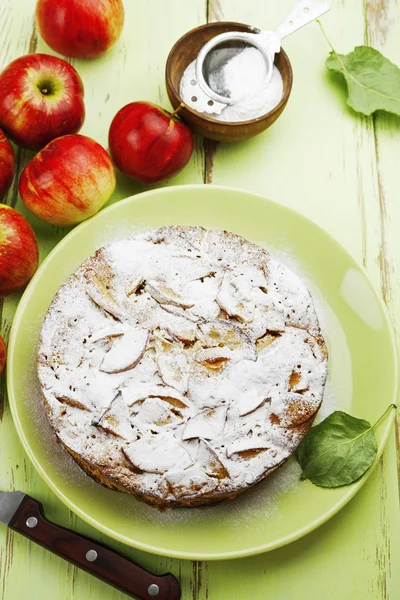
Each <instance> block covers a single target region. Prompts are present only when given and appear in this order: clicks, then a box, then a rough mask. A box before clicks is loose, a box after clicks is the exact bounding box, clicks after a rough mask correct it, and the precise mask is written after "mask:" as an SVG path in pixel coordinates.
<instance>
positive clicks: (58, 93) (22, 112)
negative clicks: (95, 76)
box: [0, 54, 85, 150]
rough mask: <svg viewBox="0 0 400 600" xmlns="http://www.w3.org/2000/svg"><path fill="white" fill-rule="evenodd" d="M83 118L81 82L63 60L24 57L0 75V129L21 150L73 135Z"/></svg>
mask: <svg viewBox="0 0 400 600" xmlns="http://www.w3.org/2000/svg"><path fill="white" fill-rule="evenodd" d="M84 119H85V105H84V103H83V83H82V80H81V78H80V77H79V75H78V73H77V71H76V70H75V69H74V67H72V66H71V65H70V64H68V63H67V62H66V61H65V60H62V59H61V58H57V57H56V56H50V55H49V54H27V55H26V56H21V57H20V58H17V59H16V60H14V61H13V62H12V63H10V64H9V65H8V67H6V68H5V69H4V71H3V72H2V73H0V127H2V128H3V129H4V131H5V133H6V134H7V135H8V136H9V137H11V138H12V139H13V140H14V141H15V142H16V143H17V144H19V145H20V146H22V147H23V148H29V149H31V150H37V149H38V148H42V147H43V146H45V145H46V144H47V143H48V142H50V141H51V140H53V139H54V138H56V137H59V136H60V135H65V134H67V133H76V132H77V131H79V129H80V128H81V127H82V123H83V121H84Z"/></svg>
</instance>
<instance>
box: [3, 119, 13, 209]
mask: <svg viewBox="0 0 400 600" xmlns="http://www.w3.org/2000/svg"><path fill="white" fill-rule="evenodd" d="M14 172H15V156H14V150H13V149H12V146H11V144H10V142H9V141H8V139H7V138H6V136H5V135H4V133H3V132H2V130H1V129H0V200H3V198H4V196H5V195H6V194H7V192H8V190H9V188H10V185H11V182H12V180H13V177H14Z"/></svg>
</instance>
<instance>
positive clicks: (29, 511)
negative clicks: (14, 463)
mask: <svg viewBox="0 0 400 600" xmlns="http://www.w3.org/2000/svg"><path fill="white" fill-rule="evenodd" d="M0 523H3V524H4V525H7V526H8V527H9V528H10V529H13V530H14V531H17V532H18V533H21V534H22V535H24V536H25V537H27V538H29V539H30V540H32V541H34V542H36V543H37V544H39V545H40V546H43V547H44V548H47V550H50V551H51V552H53V553H54V554H57V556H60V557H61V558H64V559H65V560H67V561H68V562H70V563H72V564H74V565H76V566H77V567H80V568H81V569H83V570H85V571H87V572H89V573H91V574H92V575H94V576H95V577H98V578H99V579H101V580H102V581H105V582H106V583H108V584H110V585H112V586H113V587H115V588H117V589H119V590H120V591H122V592H124V593H125V594H128V595H129V596H131V597H133V598H138V600H151V598H156V600H179V599H180V597H181V590H180V585H179V582H178V580H177V579H176V578H175V577H174V576H173V575H172V574H171V573H166V574H165V575H152V574H151V573H149V572H148V571H146V570H145V569H142V567H139V565H137V564H136V563H134V562H132V561H130V560H128V559H127V558H125V557H124V556H122V555H121V554H118V553H117V552H114V550H110V549H109V548H107V547H106V546H103V545H101V544H99V543H98V542H94V541H93V540H90V539H89V538H86V537H84V536H83V535H80V534H77V533H75V532H73V531H70V530H69V529H65V528H64V527H60V526H59V525H56V524H55V523H52V522H50V521H48V520H47V519H46V518H45V517H44V515H43V513H42V507H41V505H40V504H39V502H37V501H36V500H35V499H34V498H31V497H30V496H28V495H27V494H24V493H23V492H19V491H16V492H1V491H0Z"/></svg>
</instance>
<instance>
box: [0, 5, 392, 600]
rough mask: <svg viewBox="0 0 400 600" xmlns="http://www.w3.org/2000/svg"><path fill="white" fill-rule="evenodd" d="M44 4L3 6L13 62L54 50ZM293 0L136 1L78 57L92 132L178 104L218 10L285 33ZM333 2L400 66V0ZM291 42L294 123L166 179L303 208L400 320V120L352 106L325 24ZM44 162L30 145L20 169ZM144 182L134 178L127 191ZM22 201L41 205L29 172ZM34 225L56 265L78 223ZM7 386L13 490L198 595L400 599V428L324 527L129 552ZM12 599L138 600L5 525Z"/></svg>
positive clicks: (333, 19)
mask: <svg viewBox="0 0 400 600" xmlns="http://www.w3.org/2000/svg"><path fill="white" fill-rule="evenodd" d="M34 4H35V2H34V0H0V68H3V67H4V66H6V65H7V64H8V63H9V62H10V61H11V60H13V59H14V58H16V57H18V56H20V55H22V54H26V53H28V52H50V53H51V51H50V50H49V48H48V47H47V46H46V44H45V43H44V42H43V41H42V40H41V39H40V37H39V35H38V32H37V30H36V28H35V26H34ZM292 4H293V0H280V1H279V2H277V1H276V0H246V1H244V0H170V1H169V2H166V1H165V0H125V8H126V22H125V28H124V32H123V35H122V37H121V39H120V40H119V42H118V43H117V45H116V46H115V47H114V48H113V49H112V50H111V51H110V52H109V53H108V54H107V55H105V56H104V57H102V58H100V59H98V60H94V61H88V62H85V61H79V60H74V61H73V64H74V65H75V67H76V68H77V69H78V71H79V73H80V74H81V76H82V79H83V81H84V85H85V92H86V93H85V101H86V107H87V118H86V121H85V124H84V127H83V129H82V133H85V134H87V135H89V136H91V137H93V138H95V139H96V140H97V141H99V142H100V143H102V144H103V145H104V146H105V147H107V132H108V127H109V124H110V122H111V119H112V117H113V116H114V114H115V113H116V111H117V110H118V109H119V108H121V107H122V106H123V105H124V104H126V103H128V102H130V101H134V100H149V101H152V102H155V103H157V104H161V105H163V106H165V107H167V108H168V107H169V103H168V99H167V95H166V91H165V85H164V66H165V61H166V57H167V55H168V52H169V49H170V48H171V47H172V45H173V44H174V42H175V41H176V40H177V39H178V38H179V37H180V36H181V35H182V34H183V33H185V32H186V31H188V30H189V29H191V28H193V27H195V26H197V25H200V24H203V23H205V22H206V21H214V20H233V21H239V22H244V23H249V24H252V25H256V26H258V27H260V28H271V27H273V26H275V24H277V23H278V22H279V20H280V19H281V18H282V17H283V16H284V15H285V14H286V12H287V11H288V10H289V9H290V8H291V6H292ZM332 5H333V6H332V10H331V12H330V13H329V14H328V15H326V16H325V17H323V22H324V25H325V29H326V31H327V33H328V35H329V37H330V39H331V41H332V43H333V44H334V46H335V47H336V49H337V50H338V51H340V52H343V53H346V52H348V51H350V50H352V49H353V47H354V46H355V45H358V44H363V43H364V44H371V45H372V46H374V47H376V48H378V49H379V50H381V51H382V52H383V53H384V54H385V55H386V56H388V57H389V58H390V59H391V60H392V61H394V62H395V63H397V64H400V44H399V39H400V2H399V0H333V1H332ZM284 48H285V50H286V51H287V53H288V55H289V57H290V59H291V61H292V66H293V71H294V87H293V92H292V96H291V98H290V101H289V104H288V107H287V109H286V111H285V112H284V114H283V116H282V117H281V118H280V120H279V121H278V122H277V123H276V124H275V125H274V126H273V127H272V128H271V129H270V130H268V131H267V132H265V133H264V134H262V135H260V136H259V137H257V138H255V139H253V140H250V141H247V142H243V143H240V144H235V145H221V144H220V145H218V144H215V143H213V142H207V141H204V140H203V139H197V141H196V149H195V152H194V155H193V157H192V160H191V162H190V164H189V165H188V166H187V167H186V168H185V169H184V171H183V172H182V173H180V174H179V175H178V176H177V177H175V178H174V179H172V180H171V181H168V182H167V183H166V184H164V185H174V184H186V183H200V182H204V183H205V184H211V183H214V184H226V185H230V186H235V187H239V188H243V189H248V190H253V191H256V192H260V193H262V194H264V195H265V196H267V197H270V198H273V199H276V200H278V201H280V202H282V203H284V204H287V205H288V206H291V207H293V208H295V209H297V210H299V211H302V212H303V213H304V214H305V215H307V216H309V217H311V218H312V219H314V220H315V221H317V222H318V223H319V224H320V225H322V227H324V228H325V229H326V230H327V231H329V232H330V233H332V234H333V235H334V236H336V237H337V238H338V239H339V240H340V241H341V242H342V243H343V244H344V246H345V247H346V248H347V249H348V250H349V251H350V252H351V253H353V254H354V255H355V256H356V257H357V258H358V260H359V261H360V262H362V263H363V264H364V265H365V266H366V268H367V269H368V272H369V273H370V275H371V277H372V278H373V280H374V281H375V283H376V284H377V286H378V287H379V289H380V291H381V293H382V296H383V298H384V300H385V302H386V303H387V306H388V309H389V312H390V315H391V317H392V320H393V323H394V325H395V327H396V326H397V327H399V325H400V283H399V277H398V273H399V272H400V236H399V230H400V201H399V184H398V180H399V165H400V163H399V157H400V119H399V118H396V117H394V116H390V115H387V114H383V113H381V114H378V115H376V116H373V117H369V118H365V117H361V116H358V115H356V114H355V113H353V112H352V111H351V110H350V109H349V108H347V106H346V104H345V91H344V86H343V85H340V84H338V79H337V78H334V77H332V76H330V75H329V74H328V73H327V71H326V69H325V65H324V62H325V59H326V56H327V54H328V51H329V49H328V47H327V44H326V42H325V40H324V39H323V37H322V35H321V33H320V31H319V28H318V26H317V25H316V24H313V25H311V26H309V27H308V28H306V29H303V30H301V31H299V32H298V33H297V34H295V35H294V36H292V37H291V38H289V39H287V40H285V43H284ZM31 156H32V154H31V153H29V152H25V151H21V150H18V151H17V170H18V174H19V173H20V172H21V170H22V168H23V166H24V165H25V164H26V162H27V161H28V160H29V159H30V158H31ZM143 189H145V188H144V187H143V186H140V185H139V184H136V183H134V182H133V181H132V180H129V179H128V178H125V177H122V176H119V177H118V186H117V190H116V192H115V194H114V196H113V198H112V201H118V200H119V199H121V198H123V197H126V196H130V195H132V194H134V193H137V192H139V191H142V190H143ZM6 201H7V203H8V204H10V205H12V206H14V207H16V208H17V209H18V210H21V212H23V213H24V214H26V211H25V210H24V208H23V205H22V203H21V201H20V199H19V197H18V190H17V184H16V182H15V184H14V187H13V188H12V189H11V190H10V193H9V195H8V198H7V200H6ZM29 220H30V222H31V223H32V225H33V227H34V229H35V231H36V234H37V236H38V239H39V244H40V254H41V260H43V259H44V257H45V256H46V255H47V254H48V253H49V252H50V251H51V249H52V248H53V247H54V246H55V244H56V243H57V242H58V241H59V240H60V239H61V238H62V237H63V235H65V233H66V232H65V230H61V229H57V228H55V227H50V226H48V225H46V224H44V223H41V222H39V221H38V220H36V219H34V218H33V217H31V216H29ZM18 299H19V296H18V295H15V296H12V297H9V298H7V299H6V300H5V301H4V303H3V305H2V315H1V316H2V333H3V335H4V336H5V338H6V339H7V336H8V332H9V329H10V325H11V322H12V318H13V314H14V311H15V308H16V306H17V303H18ZM27 335H28V332H27ZM366 377H368V373H366ZM4 388H5V384H4V380H3V392H2V395H1V398H0V489H3V490H11V489H22V490H24V491H25V492H27V493H29V494H31V495H32V496H34V497H36V498H38V499H39V500H40V501H41V502H42V503H43V504H44V506H45V507H46V512H47V515H48V516H49V518H51V519H53V520H56V521H57V522H58V523H60V524H62V525H64V526H66V527H70V528H73V529H76V530H78V531H80V532H83V533H85V534H86V535H89V536H91V537H93V538H95V539H97V540H100V541H103V542H106V543H107V544H109V545H110V546H111V547H113V548H116V549H119V550H121V551H123V552H124V553H125V554H126V555H128V556H130V557H132V559H134V560H136V561H137V562H139V563H141V564H143V565H144V566H145V567H147V568H149V569H152V570H154V571H156V572H159V573H162V572H165V571H171V572H172V573H174V574H175V575H176V576H177V577H179V579H180V581H181V584H182V590H183V591H182V598H183V600H206V599H207V600H228V599H229V600H231V599H246V600H247V599H251V600H264V599H268V598H271V599H272V598H273V599H274V600H292V599H296V600H305V599H308V598H321V599H324V600H337V599H338V598H340V599H341V600H348V599H354V598H356V599H357V600H358V599H359V600H384V599H389V600H399V599H400V542H399V533H400V528H399V525H400V519H399V514H400V513H399V490H398V475H399V470H398V465H397V459H396V433H395V431H393V432H392V434H391V436H390V439H389V442H388V444H387V447H386V450H385V453H384V456H383V458H382V459H381V461H380V462H379V465H378V467H377V468H376V470H375V472H374V473H373V475H372V476H371V477H370V479H369V480H368V482H367V483H366V485H365V486H364V487H363V488H362V490H361V491H360V492H359V493H358V494H357V496H356V497H355V498H354V499H353V500H352V501H351V502H350V503H349V504H348V505H347V506H346V507H345V508H344V509H343V510H341V511H340V513H339V514H337V515H336V516H335V517H334V518H332V519H331V520H330V521H329V522H328V523H327V524H325V525H324V526H322V527H320V528H319V529H317V530H316V531H314V532H313V533H312V534H309V535H307V536H306V537H304V538H303V539H301V540H299V541H297V542H295V543H292V544H290V545H288V546H286V547H284V548H281V549H279V550H275V551H273V552H269V553H266V554H261V555H259V556H256V557H252V558H247V559H243V560H236V561H224V562H209V563H206V562H193V563H192V562H190V561H179V560H176V559H168V558H163V557H157V556H153V555H150V554H146V553H144V552H140V551H137V550H134V549H129V548H126V547H122V545H121V544H118V543H117V542H114V541H113V540H109V539H106V537H105V536H104V535H101V534H99V533H98V532H97V531H95V530H94V529H92V528H91V527H89V526H88V525H86V524H85V523H84V522H83V521H81V520H79V519H78V518H77V517H76V516H75V515H74V514H72V513H71V512H69V510H68V509H67V508H65V507H64V506H63V505H62V504H61V502H60V501H59V500H58V499H57V498H56V497H55V496H54V495H53V494H52V492H50V490H49V489H48V488H47V487H46V486H45V485H44V483H43V482H42V481H41V479H40V477H39V475H38V474H37V473H36V471H35V470H34V468H33V466H32V465H31V464H30V462H29V459H28V458H27V456H26V454H25V452H24V450H23V448H22V446H21V443H20V442H19V439H18V437H17V434H16V431H15V428H14V425H13V422H12V418H11V415H10V410H9V407H8V403H7V398H6V397H5V390H4ZM378 400H379V399H378ZM378 400H377V401H378ZM397 440H398V441H399V433H398V430H397ZM0 597H1V599H2V600H20V599H22V598H30V599H31V600H35V599H38V600H39V599H40V600H50V599H51V600H64V599H67V600H78V599H84V600H98V599H100V598H101V599H107V600H119V599H121V600H122V598H124V597H125V596H124V595H123V594H121V593H119V592H117V591H115V590H113V589H111V588H109V587H108V586H107V585H106V584H103V583H101V582H100V581H98V580H96V579H94V578H92V577H90V576H89V575H87V574H85V573H83V572H81V571H79V570H78V569H76V568H75V567H73V566H71V565H69V564H67V563H65V562H63V561H62V560H61V559H58V558H57V557H55V556H53V555H51V554H50V553H48V552H46V551H45V550H42V549H41V548H39V547H38V546H35V545H34V544H32V543H30V542H28V541H27V540H26V539H25V538H23V537H21V536H18V535H14V534H13V533H12V532H11V531H8V530H6V528H4V527H0Z"/></svg>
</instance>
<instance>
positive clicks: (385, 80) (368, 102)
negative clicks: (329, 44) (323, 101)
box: [326, 46, 400, 116]
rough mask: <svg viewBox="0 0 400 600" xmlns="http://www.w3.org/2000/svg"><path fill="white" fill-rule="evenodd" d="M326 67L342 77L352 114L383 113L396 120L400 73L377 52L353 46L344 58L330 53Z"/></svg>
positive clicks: (399, 111) (399, 103)
mask: <svg viewBox="0 0 400 600" xmlns="http://www.w3.org/2000/svg"><path fill="white" fill-rule="evenodd" d="M326 66H327V67H328V69H330V70H331V71H337V72H339V73H342V74H343V75H344V77H345V79H346V82H347V88H348V92H349V96H348V99H347V104H348V105H349V106H351V108H352V109H353V110H355V111H356V112H359V113H362V114H363V115H371V114H372V113H373V112H375V111H376V110H386V111H388V112H391V113H394V114H396V115H399V116H400V69H399V68H398V67H397V66H396V65H394V64H393V63H391V62H390V60H388V59H387V58H385V57H384V56H382V54H381V53H380V52H378V50H374V48H369V47H368V46H357V47H356V48H354V50H353V52H350V54H346V55H345V54H336V52H331V53H330V55H329V57H328V58H327V60H326Z"/></svg>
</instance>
